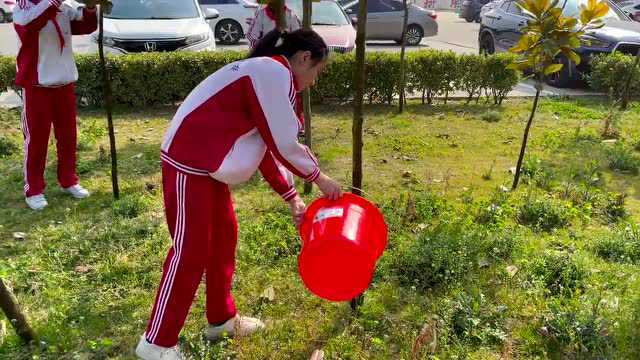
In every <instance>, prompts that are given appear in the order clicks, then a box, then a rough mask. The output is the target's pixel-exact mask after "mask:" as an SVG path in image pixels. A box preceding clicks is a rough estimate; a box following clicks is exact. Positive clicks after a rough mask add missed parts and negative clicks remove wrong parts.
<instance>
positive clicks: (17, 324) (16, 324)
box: [0, 279, 36, 343]
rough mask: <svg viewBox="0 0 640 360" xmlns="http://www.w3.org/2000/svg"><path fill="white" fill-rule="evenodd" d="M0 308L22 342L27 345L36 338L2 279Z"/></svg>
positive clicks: (0, 283)
mask: <svg viewBox="0 0 640 360" xmlns="http://www.w3.org/2000/svg"><path fill="white" fill-rule="evenodd" d="M0 308H2V311H3V312H4V314H5V315H6V316H7V319H9V322H11V325H13V328H14V329H15V330H16V333H17V334H18V336H20V338H21V339H22V340H24V342H26V343H29V342H31V341H32V340H34V339H35V338H36V334H35V333H34V332H33V330H32V329H31V327H30V326H29V324H28V323H27V319H26V317H25V316H24V315H23V314H22V312H21V311H20V307H19V306H18V304H17V303H16V302H15V301H14V299H13V296H12V295H11V293H10V292H9V289H7V287H6V286H5V285H4V282H3V281H2V279H0Z"/></svg>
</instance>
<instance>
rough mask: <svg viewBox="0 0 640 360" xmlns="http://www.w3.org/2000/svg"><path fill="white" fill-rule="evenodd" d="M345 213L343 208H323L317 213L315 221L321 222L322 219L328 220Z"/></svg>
mask: <svg viewBox="0 0 640 360" xmlns="http://www.w3.org/2000/svg"><path fill="white" fill-rule="evenodd" d="M343 215H344V209H343V208H328V209H322V210H320V211H318V213H317V214H316V217H315V219H313V222H314V223H317V222H320V221H322V220H326V219H329V218H334V217H342V216H343Z"/></svg>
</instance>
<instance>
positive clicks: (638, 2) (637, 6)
mask: <svg viewBox="0 0 640 360" xmlns="http://www.w3.org/2000/svg"><path fill="white" fill-rule="evenodd" d="M618 6H619V7H620V9H622V11H624V13H625V14H627V15H629V17H630V18H631V19H633V20H635V21H640V0H631V1H621V2H619V3H618Z"/></svg>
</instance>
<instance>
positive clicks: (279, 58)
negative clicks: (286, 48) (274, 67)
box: [271, 55, 299, 92]
mask: <svg viewBox="0 0 640 360" xmlns="http://www.w3.org/2000/svg"><path fill="white" fill-rule="evenodd" d="M271 58H272V59H273V60H275V61H277V62H279V63H280V64H282V65H283V66H284V67H286V68H287V70H289V72H290V73H291V76H292V77H293V86H294V87H295V90H296V92H299V90H298V80H297V79H296V75H295V74H294V73H293V71H291V64H290V63H289V60H288V59H287V58H286V57H284V56H282V55H276V56H272V57H271Z"/></svg>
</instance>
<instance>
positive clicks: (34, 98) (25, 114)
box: [22, 84, 78, 197]
mask: <svg viewBox="0 0 640 360" xmlns="http://www.w3.org/2000/svg"><path fill="white" fill-rule="evenodd" d="M22 98H23V99H22V100H23V110H22V132H23V135H24V182H25V185H24V192H25V195H26V196H27V197H29V196H34V195H39V194H42V193H43V192H44V188H45V186H46V184H45V181H44V169H45V166H46V164H47V150H48V147H49V135H50V134H51V125H53V131H54V134H55V137H56V147H57V150H58V151H57V153H58V182H59V183H60V186H62V187H63V188H68V187H70V186H73V185H76V184H77V183H78V175H77V174H76V146H77V129H76V94H75V85H74V84H69V85H65V86H61V87H39V86H29V87H26V88H24V89H23V91H22Z"/></svg>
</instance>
